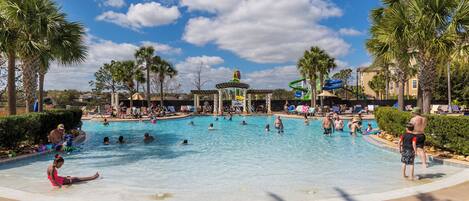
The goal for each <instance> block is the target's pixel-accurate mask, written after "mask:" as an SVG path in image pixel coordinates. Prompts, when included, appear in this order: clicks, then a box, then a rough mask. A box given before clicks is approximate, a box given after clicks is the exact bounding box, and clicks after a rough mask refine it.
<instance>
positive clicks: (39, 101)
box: [37, 71, 46, 112]
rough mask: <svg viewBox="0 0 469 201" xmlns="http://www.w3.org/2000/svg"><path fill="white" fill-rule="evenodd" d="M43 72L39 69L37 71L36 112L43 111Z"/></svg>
mask: <svg viewBox="0 0 469 201" xmlns="http://www.w3.org/2000/svg"><path fill="white" fill-rule="evenodd" d="M45 75H46V74H45V72H43V71H41V72H39V95H38V97H37V103H38V105H37V106H38V108H37V109H38V112H43V111H44V105H43V102H44V77H45Z"/></svg>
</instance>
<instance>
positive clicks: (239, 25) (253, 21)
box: [181, 0, 350, 63]
mask: <svg viewBox="0 0 469 201" xmlns="http://www.w3.org/2000/svg"><path fill="white" fill-rule="evenodd" d="M181 4H182V5H183V6H187V7H188V9H189V10H202V11H207V12H211V13H214V15H213V16H212V17H195V18H192V19H190V20H189V21H188V23H187V25H186V28H185V32H184V35H183V39H184V40H185V41H187V42H189V43H192V44H195V45H200V46H201V45H205V44H208V43H213V44H215V45H217V46H218V47H219V48H220V49H223V50H228V51H231V52H234V53H236V54H237V55H239V56H240V57H241V58H244V59H248V60H250V61H254V62H259V63H278V62H291V61H296V60H297V59H298V57H300V56H301V54H302V53H303V51H304V50H305V49H308V48H309V47H311V46H313V45H317V46H320V47H322V48H323V49H325V50H326V51H327V52H329V53H330V54H331V55H332V56H342V55H346V54H347V53H348V51H349V49H350V45H349V44H347V43H346V42H345V41H344V40H343V39H341V38H340V37H339V35H338V34H337V33H335V32H334V30H332V29H330V28H328V27H325V26H322V25H320V24H319V21H320V20H321V19H324V18H328V17H337V16H341V15H342V11H341V10H340V9H339V8H337V7H336V6H335V5H334V4H332V3H330V2H329V1H326V0H256V1H249V0H223V1H209V0H183V1H182V2H181ZM227 5H228V6H227Z"/></svg>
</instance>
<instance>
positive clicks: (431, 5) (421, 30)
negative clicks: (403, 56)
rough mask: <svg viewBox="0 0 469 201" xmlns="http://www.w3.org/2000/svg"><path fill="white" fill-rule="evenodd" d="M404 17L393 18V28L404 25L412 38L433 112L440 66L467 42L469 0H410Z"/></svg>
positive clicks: (421, 83)
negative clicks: (435, 84)
mask: <svg viewBox="0 0 469 201" xmlns="http://www.w3.org/2000/svg"><path fill="white" fill-rule="evenodd" d="M406 2H407V4H406V6H405V12H406V13H407V14H406V15H405V20H404V21H405V23H402V22H399V21H402V20H403V19H402V18H399V19H398V18H392V19H390V25H391V27H395V25H396V24H403V26H402V27H401V28H402V30H403V32H404V33H405V35H406V36H407V37H408V38H411V39H412V40H409V44H410V47H411V49H412V50H413V52H414V56H415V59H416V61H417V66H418V79H419V86H420V87H421V90H422V98H423V104H422V107H423V112H424V113H429V112H430V109H431V100H432V94H433V92H434V91H433V90H434V83H435V77H436V76H435V74H436V72H437V67H438V66H441V67H446V65H443V64H447V63H448V59H449V57H451V54H452V53H453V52H454V51H455V49H458V44H460V43H459V42H460V41H467V38H468V30H469V1H467V0H453V1H449V0H447V1H441V0H409V1H406Z"/></svg>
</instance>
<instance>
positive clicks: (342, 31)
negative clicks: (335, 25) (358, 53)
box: [339, 28, 363, 36]
mask: <svg viewBox="0 0 469 201" xmlns="http://www.w3.org/2000/svg"><path fill="white" fill-rule="evenodd" d="M339 34H340V35H344V36H360V35H363V32H361V31H358V30H356V29H353V28H341V29H339Z"/></svg>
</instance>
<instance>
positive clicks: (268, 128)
mask: <svg viewBox="0 0 469 201" xmlns="http://www.w3.org/2000/svg"><path fill="white" fill-rule="evenodd" d="M265 131H266V132H270V124H267V125H265Z"/></svg>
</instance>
